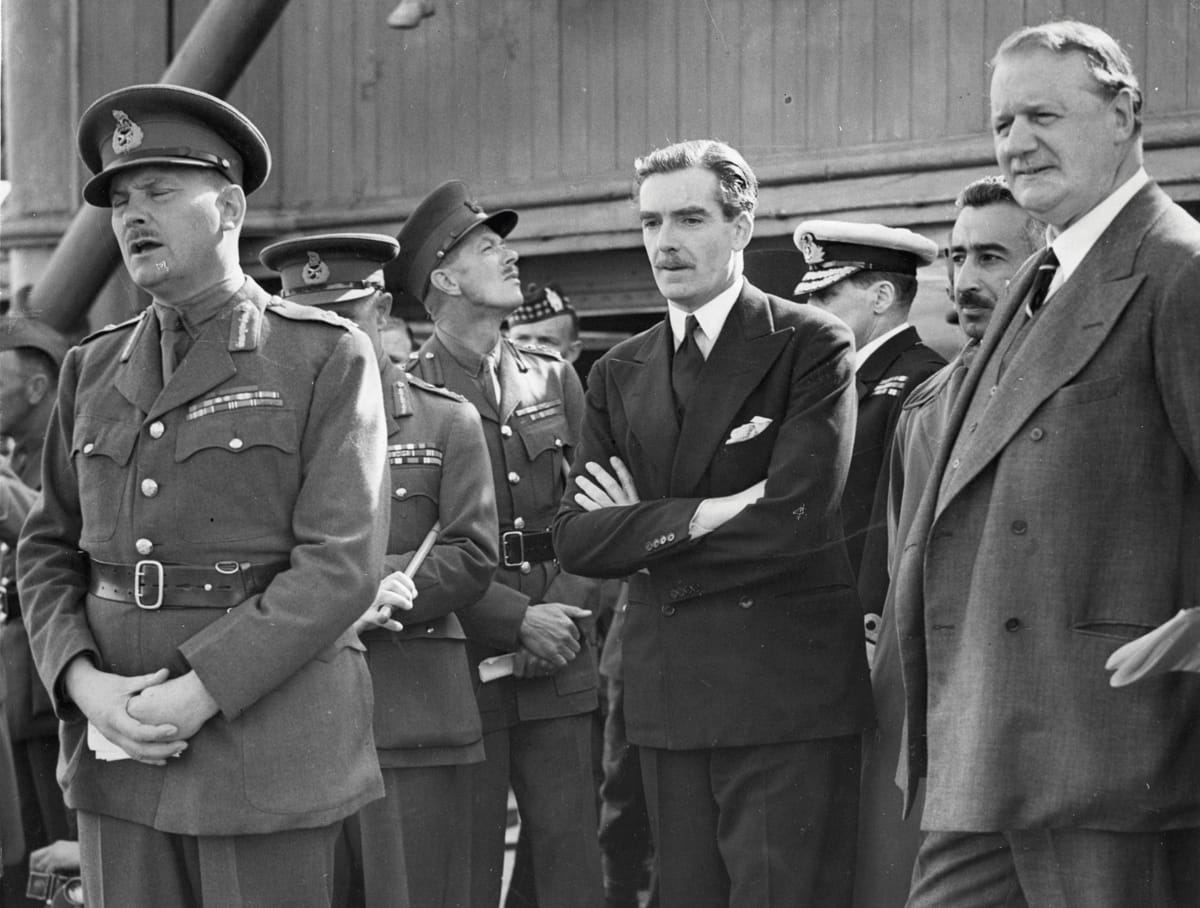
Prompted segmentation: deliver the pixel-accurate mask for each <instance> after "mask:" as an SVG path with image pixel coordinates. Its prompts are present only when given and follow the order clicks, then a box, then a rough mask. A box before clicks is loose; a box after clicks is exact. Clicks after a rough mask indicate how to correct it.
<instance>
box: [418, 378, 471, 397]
mask: <svg viewBox="0 0 1200 908" xmlns="http://www.w3.org/2000/svg"><path fill="white" fill-rule="evenodd" d="M408 380H409V383H410V384H411V385H412V386H413V387H414V388H420V389H421V390H422V391H427V392H429V393H430V394H437V395H438V396H440V397H446V398H449V399H450V400H455V401H458V402H459V403H466V400H467V399H466V398H465V397H463V396H462V395H461V394H459V393H458V392H457V391H451V390H450V389H449V388H439V387H438V386H437V385H431V384H430V383H429V382H427V381H425V380H424V379H422V378H418V377H417V376H415V375H410V376H409V377H408Z"/></svg>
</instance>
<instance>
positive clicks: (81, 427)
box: [71, 416, 138, 466]
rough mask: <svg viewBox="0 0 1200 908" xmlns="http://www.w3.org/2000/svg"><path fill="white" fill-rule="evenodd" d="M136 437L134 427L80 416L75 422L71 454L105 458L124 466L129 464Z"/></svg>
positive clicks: (135, 428)
mask: <svg viewBox="0 0 1200 908" xmlns="http://www.w3.org/2000/svg"><path fill="white" fill-rule="evenodd" d="M137 437H138V427H137V426H136V425H131V424H129V423H123V422H114V421H112V420H108V419H97V418H95V417H88V416H80V417H79V418H78V419H77V420H76V422H75V433H74V438H73V439H72V440H71V453H72V454H82V455H83V456H84V457H107V458H108V459H109V460H111V461H113V462H114V463H118V464H121V465H122V466H124V465H125V464H127V463H129V458H130V456H131V455H132V454H133V446H134V445H135V444H136V443H137Z"/></svg>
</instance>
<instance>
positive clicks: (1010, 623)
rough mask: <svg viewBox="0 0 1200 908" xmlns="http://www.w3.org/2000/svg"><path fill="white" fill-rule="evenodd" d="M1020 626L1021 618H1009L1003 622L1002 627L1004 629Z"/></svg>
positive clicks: (1016, 628)
mask: <svg viewBox="0 0 1200 908" xmlns="http://www.w3.org/2000/svg"><path fill="white" fill-rule="evenodd" d="M1020 627H1021V619H1020V618H1009V619H1008V620H1007V621H1005V622H1004V629H1005V630H1006V631H1015V630H1020Z"/></svg>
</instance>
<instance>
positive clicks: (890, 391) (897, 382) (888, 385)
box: [870, 375, 908, 397]
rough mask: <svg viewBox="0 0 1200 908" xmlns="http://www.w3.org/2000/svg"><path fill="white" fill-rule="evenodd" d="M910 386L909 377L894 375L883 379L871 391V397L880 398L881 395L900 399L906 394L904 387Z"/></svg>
mask: <svg viewBox="0 0 1200 908" xmlns="http://www.w3.org/2000/svg"><path fill="white" fill-rule="evenodd" d="M907 384H908V376H907V375H892V376H889V377H888V378H885V379H883V380H882V381H881V382H879V384H877V385H876V386H875V387H874V388H873V389H872V390H871V395H870V396H871V397H879V396H880V395H884V394H886V395H888V396H889V397H899V396H900V395H901V394H903V393H904V386H905V385H907Z"/></svg>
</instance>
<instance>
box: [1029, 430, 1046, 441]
mask: <svg viewBox="0 0 1200 908" xmlns="http://www.w3.org/2000/svg"><path fill="white" fill-rule="evenodd" d="M1045 435H1046V433H1045V432H1043V431H1042V430H1041V429H1040V428H1037V429H1033V430H1032V431H1030V433H1029V437H1030V438H1032V439H1033V440H1034V441H1041V440H1042V438H1043V437H1045Z"/></svg>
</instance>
